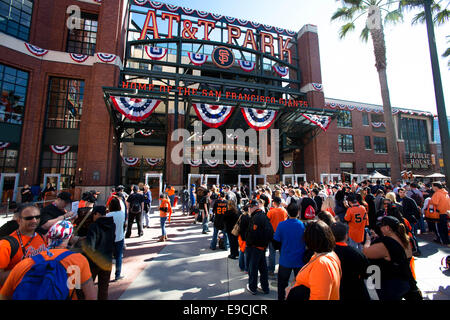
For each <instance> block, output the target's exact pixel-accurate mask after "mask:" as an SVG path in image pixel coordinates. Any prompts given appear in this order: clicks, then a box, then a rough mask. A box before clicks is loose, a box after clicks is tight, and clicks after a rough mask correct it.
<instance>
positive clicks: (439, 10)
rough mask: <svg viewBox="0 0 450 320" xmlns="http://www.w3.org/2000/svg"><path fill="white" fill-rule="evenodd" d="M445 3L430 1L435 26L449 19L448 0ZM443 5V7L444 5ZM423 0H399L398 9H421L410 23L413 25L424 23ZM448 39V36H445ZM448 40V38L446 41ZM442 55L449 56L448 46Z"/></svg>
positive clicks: (442, 0)
mask: <svg viewBox="0 0 450 320" xmlns="http://www.w3.org/2000/svg"><path fill="white" fill-rule="evenodd" d="M446 2H447V3H446V4H445V1H444V0H438V1H433V2H432V3H431V13H432V14H433V23H434V24H436V25H437V26H440V25H443V24H444V23H446V22H448V21H449V20H450V8H449V7H450V1H449V0H447V1H446ZM444 5H445V7H444ZM423 6H424V0H400V1H399V8H400V9H416V8H418V9H421V11H420V12H419V13H417V14H416V15H415V16H414V17H413V19H412V21H411V24H412V25H415V24H417V23H419V22H420V23H425V22H426V21H425V20H426V19H425V11H424V10H423ZM447 38H448V39H450V36H447ZM448 42H450V40H449V41H448ZM442 56H443V57H448V56H450V48H447V50H445V52H444V53H443V54H442ZM448 66H449V67H450V61H449V62H448Z"/></svg>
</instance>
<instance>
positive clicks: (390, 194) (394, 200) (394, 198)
mask: <svg viewBox="0 0 450 320" xmlns="http://www.w3.org/2000/svg"><path fill="white" fill-rule="evenodd" d="M386 199H389V200H391V202H392V203H398V202H397V196H396V195H395V193H394V192H388V193H387V194H386Z"/></svg>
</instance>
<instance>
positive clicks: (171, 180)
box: [165, 114, 184, 187]
mask: <svg viewBox="0 0 450 320" xmlns="http://www.w3.org/2000/svg"><path fill="white" fill-rule="evenodd" d="M177 122H178V126H177V128H184V115H183V114H178V121H177ZM174 129H175V115H174V114H169V115H168V119H167V130H168V135H167V147H166V176H165V181H166V183H168V184H170V185H172V186H174V187H181V186H182V185H183V164H179V165H178V164H174V163H173V162H172V161H171V153H172V149H173V147H174V146H175V145H176V144H178V143H179V142H178V141H171V134H172V131H173V130H174Z"/></svg>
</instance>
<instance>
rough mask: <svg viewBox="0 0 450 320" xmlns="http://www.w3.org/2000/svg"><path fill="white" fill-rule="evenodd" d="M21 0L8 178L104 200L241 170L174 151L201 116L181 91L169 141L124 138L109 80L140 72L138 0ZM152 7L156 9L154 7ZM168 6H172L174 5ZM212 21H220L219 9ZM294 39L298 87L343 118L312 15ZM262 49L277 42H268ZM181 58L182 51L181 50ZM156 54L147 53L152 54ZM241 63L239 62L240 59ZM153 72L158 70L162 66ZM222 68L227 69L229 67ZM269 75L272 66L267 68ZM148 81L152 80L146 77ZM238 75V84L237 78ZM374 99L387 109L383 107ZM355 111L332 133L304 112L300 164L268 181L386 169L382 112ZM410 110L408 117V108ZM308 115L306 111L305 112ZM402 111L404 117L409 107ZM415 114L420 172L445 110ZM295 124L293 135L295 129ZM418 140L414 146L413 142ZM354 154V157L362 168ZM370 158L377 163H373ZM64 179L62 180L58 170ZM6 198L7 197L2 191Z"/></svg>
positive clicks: (166, 134) (6, 35)
mask: <svg viewBox="0 0 450 320" xmlns="http://www.w3.org/2000/svg"><path fill="white" fill-rule="evenodd" d="M13 2H14V1H13ZM13 2H10V5H9V10H10V13H12V12H14V13H15V15H10V16H11V17H12V18H11V19H9V20H5V19H4V20H3V21H6V22H2V23H1V24H0V67H1V68H2V69H1V71H2V72H1V73H0V75H1V79H0V81H1V82H0V85H1V87H0V89H1V90H2V99H3V100H2V101H3V102H2V104H3V109H2V114H1V115H0V116H1V117H2V121H0V141H1V142H2V144H4V145H2V147H1V148H2V150H1V159H0V161H1V165H0V170H1V171H0V172H1V173H2V174H4V175H3V178H2V187H3V190H4V191H6V190H7V189H8V188H9V189H10V188H12V187H14V183H13V182H16V187H19V188H20V187H21V186H23V185H25V184H29V185H35V184H41V185H42V184H43V182H44V180H45V178H47V177H49V178H51V179H54V180H53V181H54V182H57V181H60V183H59V185H58V186H59V189H70V190H72V192H74V193H75V198H79V196H80V194H81V192H82V191H84V190H90V189H93V188H95V189H97V190H100V191H101V192H102V194H101V196H100V198H101V199H104V197H105V195H107V194H108V193H109V191H110V189H111V187H112V186H114V185H117V184H119V183H122V184H130V183H138V182H143V179H144V177H145V174H146V173H147V172H150V173H153V174H162V175H163V179H164V181H165V182H167V183H169V184H172V185H174V186H176V187H180V186H182V185H183V184H184V185H185V184H186V183H187V180H186V176H187V174H189V173H191V174H195V173H199V174H208V173H211V174H212V173H215V172H219V173H221V175H222V177H223V178H224V179H225V178H227V179H230V176H229V175H228V174H227V173H229V172H230V171H229V170H228V171H227V170H225V169H221V170H222V171H220V170H219V171H214V170H210V169H209V168H205V167H200V168H194V167H189V166H187V165H174V164H172V163H171V162H170V161H168V158H169V156H170V153H171V151H172V149H173V147H174V145H175V143H174V142H173V141H171V140H170V133H171V132H172V130H173V129H174V128H183V127H185V126H186V123H188V122H189V119H190V118H192V117H193V116H195V114H194V113H193V111H192V110H191V113H188V114H185V113H183V112H177V111H175V110H178V109H176V108H174V105H173V103H172V102H169V100H168V98H169V96H167V97H166V98H167V100H164V101H167V103H163V104H161V106H160V107H158V108H159V109H157V110H156V111H155V114H159V115H161V117H162V119H164V120H163V122H164V125H163V127H164V128H163V129H164V131H161V132H160V133H161V134H162V137H163V138H162V140H161V141H159V140H158V143H156V142H155V143H154V144H152V143H151V142H150V143H144V142H143V143H141V142H142V141H141V142H139V141H137V140H133V141H129V140H126V139H125V138H123V131H120V132H119V131H118V128H117V126H116V123H115V122H114V121H113V120H112V117H113V115H112V113H113V112H114V110H111V109H108V101H109V100H108V98H109V96H108V95H106V94H105V89H104V88H120V86H121V84H123V83H124V82H126V81H133V80H130V78H129V77H128V74H127V73H126V72H125V71H126V69H127V68H131V67H134V65H133V63H137V62H135V61H134V60H132V59H130V61H128V60H127V59H129V58H133V57H132V56H129V55H127V50H128V48H129V47H128V44H127V42H128V41H129V40H131V39H130V38H129V37H128V38H127V35H128V34H127V29H128V27H129V18H130V11H129V10H130V2H128V1H126V0H101V1H100V0H82V1H81V0H80V1H73V0H72V1H70V0H60V1H51V0H35V1H27V0H23V1H22V0H21V1H16V2H20V6H15V5H14V4H13ZM131 4H133V5H135V6H136V5H139V6H141V5H149V4H150V5H153V6H154V7H153V8H155V6H156V4H157V3H155V4H152V3H150V1H144V0H134V2H133V1H131ZM73 5H75V6H76V7H77V8H79V10H80V12H81V20H80V21H79V22H81V25H79V26H77V27H75V29H74V30H69V28H68V20H70V19H71V18H73V12H74V11H72V10H68V8H69V7H70V6H73ZM158 6H159V4H158ZM149 8H150V9H152V7H149ZM158 8H159V7H158ZM167 8H169V10H170V11H172V9H173V6H172V7H167ZM158 10H159V9H155V12H157V13H158V14H160V13H159V12H160V11H158ZM174 10H175V9H174ZM167 12H169V11H167ZM172 12H173V11H172ZM199 12H200V11H199ZM202 14H203V13H202ZM2 15H3V17H5V16H6V13H5V12H0V16H2ZM14 17H17V21H14V19H15V18H14ZM158 17H159V18H160V16H158ZM159 18H158V19H159ZM207 19H208V20H209V21H211V20H213V19H212V15H210V16H209V18H207ZM174 20H175V18H174ZM15 22H17V23H15ZM17 25H18V26H17ZM258 25H259V24H258ZM224 28H225V29H226V27H224ZM251 28H252V27H249V28H248V29H246V30H250V29H251ZM234 30H236V29H234ZM277 32H279V31H277ZM161 34H163V32H161ZM205 34H206V33H205ZM255 34H257V35H258V37H262V39H263V42H264V41H265V40H264V39H265V38H264V36H262V34H264V32H262V31H260V30H259V31H257V29H255ZM274 34H276V33H274ZM269 36H270V35H267V34H266V39H269ZM162 37H164V36H162ZM166 37H167V35H166ZM291 37H292V42H291V45H290V46H289V50H290V51H291V54H292V59H293V61H294V62H292V64H294V65H295V66H296V68H295V69H291V71H290V73H289V78H288V79H287V80H286V81H289V80H291V81H292V82H291V83H290V85H289V90H292V91H296V93H294V95H297V98H299V99H301V100H303V101H304V102H305V103H307V105H308V109H309V110H312V111H311V112H316V113H317V114H324V112H328V113H327V114H329V115H332V117H333V118H334V117H336V114H339V113H338V112H337V111H339V110H340V109H339V107H338V108H336V107H335V106H334V105H331V106H330V104H331V103H337V104H340V103H342V104H348V103H350V102H345V101H338V100H333V99H325V97H324V92H323V90H322V85H321V84H322V79H321V68H320V58H319V45H318V33H317V27H315V26H313V25H305V26H303V27H302V28H301V30H300V31H299V32H297V33H294V34H293V35H292V36H291ZM127 39H128V41H127ZM258 39H260V38H258ZM25 43H27V44H31V46H27V45H26V44H25ZM270 43H271V44H272V42H270ZM273 43H275V42H273ZM281 43H283V40H281ZM258 46H259V45H258ZM269 47H270V46H269ZM169 48H170V47H169ZM244 49H246V48H244ZM259 49H261V48H259ZM262 49H263V51H264V50H266V47H265V45H264V44H263V48H262ZM277 50H278V49H276V50H275V51H277ZM294 52H295V54H294ZM285 53H286V52H284V51H283V52H281V54H280V52H278V58H279V59H278V60H277V61H278V63H279V62H280V61H281V62H282V60H283V59H284V55H285ZM71 54H72V55H71ZM252 54H254V55H255V56H258V54H260V55H261V61H263V60H262V59H263V57H264V58H268V56H267V54H266V53H265V51H264V53H263V54H261V53H257V52H253V53H252ZM168 56H169V55H168ZM172 58H174V59H175V58H176V55H174V56H172ZM169 59H170V57H169ZM183 59H184V60H183ZM290 59H291V56H289V62H291V60H290ZM185 60H186V57H182V58H181V61H185ZM169 62H170V61H169ZM144 63H147V62H145V61H144ZM183 63H184V62H183ZM151 64H152V63H151ZM137 65H139V64H137ZM179 66H183V67H184V68H185V69H184V70H188V68H187V67H186V65H185V64H183V65H177V67H179ZM138 68H139V67H136V68H135V69H138ZM167 68H169V67H167V66H166V65H164V63H163V64H162V65H161V67H160V71H161V72H165V71H166V70H168V69H167ZM233 68H235V69H234V70H238V67H236V66H233ZM233 68H232V69H233ZM144 69H145V72H147V74H146V75H145V76H147V77H151V76H152V71H149V69H150V68H148V67H146V68H144ZM216 69H217V68H216ZM151 70H154V68H153V64H152V68H151ZM217 70H218V71H217ZM217 70H216V71H217V74H216V76H217V75H218V74H219V73H221V72H225V71H224V70H220V69H217ZM202 72H203V71H202V69H200V68H197V69H195V68H194V71H192V74H193V75H196V74H198V75H200V76H202V75H203V74H202ZM300 74H301V77H300V76H299V75H300ZM265 76H266V75H265V74H263V72H261V78H264V77H265ZM273 78H274V77H273V76H272V75H271V76H270V77H269V78H268V79H271V80H270V81H273V82H274V83H278V82H276V81H275V80H273ZM150 81H151V80H150ZM176 81H177V80H176ZM230 81H232V80H230ZM172 82H173V83H175V81H172V80H170V81H169V83H172ZM137 83H140V82H139V81H137ZM236 83H238V82H236ZM230 85H233V83H232V82H230ZM271 88H272V87H271ZM275 89H276V88H275ZM280 90H281V88H280ZM280 92H282V91H280ZM279 94H282V93H279ZM289 94H291V95H292V92H290V93H289ZM177 99H179V102H180V104H181V103H182V100H181V98H180V97H178V96H177ZM183 101H185V102H186V101H187V100H183ZM105 102H106V104H107V107H105ZM177 104H178V102H177ZM235 105H236V106H237V107H239V108H240V107H243V106H244V104H242V105H241V104H240V103H239V102H238V103H235ZM358 105H361V104H358ZM264 106H265V105H264ZM324 106H325V107H324ZM278 107H279V108H280V109H279V111H280V112H282V113H284V114H287V113H288V112H289V111H286V110H287V109H282V107H280V106H278ZM372 107H374V108H380V106H372ZM180 110H181V109H180ZM314 110H315V111H314ZM342 110H343V109H342ZM350 112H351V128H348V123H347V124H346V127H344V128H342V127H341V126H340V127H339V128H338V121H341V120H340V118H339V117H340V116H338V121H333V122H332V123H331V126H330V127H329V129H328V131H326V132H322V130H320V129H317V128H314V126H311V123H306V122H305V121H303V122H301V123H300V122H299V123H300V124H299V127H305V128H308V129H307V130H306V131H302V133H301V134H300V133H299V134H298V136H297V137H294V138H296V139H298V140H299V141H300V142H298V143H296V144H292V145H288V144H286V145H285V144H283V146H282V148H281V152H280V159H281V160H285V161H287V162H291V163H292V165H291V166H290V167H287V168H284V167H281V166H280V171H279V173H278V174H277V175H273V176H271V177H268V181H269V182H276V181H279V180H281V177H282V174H306V176H307V179H308V180H315V181H319V180H320V179H321V174H323V173H333V174H338V173H339V174H340V173H342V172H349V173H353V174H367V173H370V172H371V171H372V170H373V169H381V171H383V170H382V169H383V168H379V167H380V165H379V164H381V163H385V164H386V163H388V157H387V155H386V154H384V153H383V149H382V147H379V144H380V142H379V141H378V140H377V152H375V151H374V150H373V148H372V149H371V150H365V148H364V142H365V138H364V137H365V136H370V137H375V136H376V137H383V136H384V133H383V132H382V129H379V130H378V129H377V130H374V129H375V128H374V127H373V126H372V125H371V122H375V123H378V122H382V121H375V120H378V119H374V121H369V125H363V124H362V114H363V112H360V111H357V110H353V111H350ZM375 114H376V113H375ZM400 114H401V115H402V117H406V114H403V113H399V115H400ZM300 116H301V112H300V111H299V113H298V117H300ZM164 117H165V118H164ZM347 117H348V116H347ZM396 117H397V118H398V115H397V116H396ZM408 117H410V118H416V119H422V120H424V121H425V123H426V132H427V134H429V136H428V137H429V138H428V140H427V141H428V142H427V145H426V147H425V148H420V147H419V148H417V147H416V146H411V145H408V147H405V140H399V142H398V143H399V149H400V153H401V154H402V155H403V156H402V159H401V161H402V164H405V169H407V170H413V171H414V168H411V169H408V168H406V164H407V163H408V162H410V161H411V159H410V158H411V157H410V154H413V153H423V154H426V155H425V157H428V158H429V159H430V162H431V163H435V161H432V160H433V159H432V155H434V154H436V149H435V144H434V143H433V138H432V130H433V129H432V128H433V125H432V120H433V117H432V116H431V115H425V114H422V115H418V114H416V115H412V114H409V115H408ZM296 119H298V118H296ZM303 120H304V119H303ZM347 120H348V119H347ZM278 121H280V120H278ZM344 122H345V121H344ZM397 123H398V121H397ZM125 124H126V123H125ZM282 125H283V124H280V123H279V124H277V123H275V125H274V126H273V127H277V126H278V127H279V128H282ZM142 128H143V127H142ZM132 129H133V130H134V131H133V134H135V133H136V132H137V130H138V129H139V128H138V127H136V126H134V127H133V128H132ZM149 129H150V127H149ZM399 132H401V130H400V131H399ZM284 134H285V135H287V136H288V135H289V132H285V133H284ZM344 134H346V135H352V136H353V138H352V144H353V151H351V150H350V149H349V147H348V142H349V141H348V140H349V139H350V138H349V137H345V139H343V140H345V142H346V143H343V144H342V147H344V149H343V150H339V143H337V142H338V139H340V138H339V135H344ZM155 136H157V134H155ZM400 137H401V136H400ZM291 138H292V137H291ZM302 139H303V140H302ZM371 139H373V138H371ZM341 140H342V139H341ZM341 140H339V141H341ZM155 141H156V140H155ZM422 142H423V141H422ZM371 143H372V144H373V142H371ZM381 144H382V143H381ZM406 144H408V143H407V141H406ZM344 145H345V146H344ZM52 146H60V147H61V148H62V147H65V148H66V149H64V148H62V149H63V151H61V152H64V153H62V154H58V153H57V152H58V151H57V149H55V148H53V149H52ZM67 148H68V149H67ZM55 150H56V152H55ZM67 150H68V151H67ZM419 151H422V152H419ZM123 157H140V158H141V162H143V159H144V158H145V157H146V158H157V157H160V158H163V159H165V161H163V162H162V164H160V165H159V166H152V167H148V166H146V165H145V166H144V164H143V163H141V165H140V166H139V167H137V168H130V167H129V166H125V165H124V164H123V161H122V158H123ZM412 157H415V158H422V157H423V155H417V154H416V155H413V156H412ZM413 160H414V159H413ZM416 160H418V159H416ZM350 163H352V167H351V168H350ZM368 163H372V165H371V167H370V165H368ZM375 166H376V167H377V168H375ZM419 166H423V168H420V170H419V171H418V172H417V173H419V174H426V173H431V172H435V171H436V166H435V165H434V164H431V165H428V164H422V165H420V164H419ZM386 167H387V165H386ZM425 167H426V168H425ZM260 169H261V166H260V165H255V166H253V167H251V168H250V169H248V170H247V169H246V168H240V169H236V172H240V173H242V174H259V172H260ZM385 169H387V168H385ZM417 169H418V168H417ZM213 171H214V172H213ZM6 174H8V175H6ZM52 175H53V176H52ZM225 176H226V177H225ZM15 177H18V179H17V178H15ZM130 177H131V178H130ZM58 178H59V179H60V180H57V179H58ZM11 179H12V180H11ZM231 180H233V181H231ZM231 180H228V183H237V179H235V177H234V178H231ZM45 181H47V180H45ZM0 191H1V190H0ZM156 192H157V191H156ZM3 193H4V194H5V192H3ZM4 198H5V195H3V199H2V200H4ZM18 200H19V199H18ZM19 201H20V200H19Z"/></svg>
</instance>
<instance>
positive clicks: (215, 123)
mask: <svg viewBox="0 0 450 320" xmlns="http://www.w3.org/2000/svg"><path fill="white" fill-rule="evenodd" d="M192 106H193V107H194V110H195V113H196V114H197V116H198V118H199V119H200V120H202V122H203V123H204V124H205V125H207V126H208V127H210V128H217V127H220V126H221V125H222V124H224V123H225V122H227V120H228V118H229V117H230V116H231V114H232V113H233V110H234V108H233V107H231V106H218V105H209V104H204V103H193V104H192Z"/></svg>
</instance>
